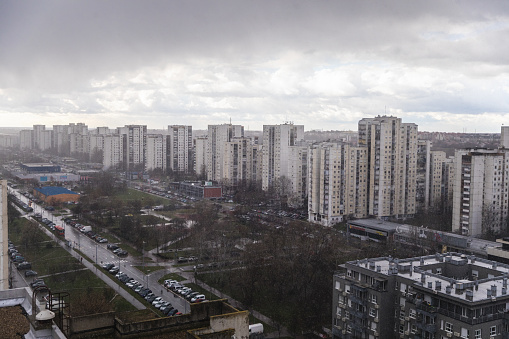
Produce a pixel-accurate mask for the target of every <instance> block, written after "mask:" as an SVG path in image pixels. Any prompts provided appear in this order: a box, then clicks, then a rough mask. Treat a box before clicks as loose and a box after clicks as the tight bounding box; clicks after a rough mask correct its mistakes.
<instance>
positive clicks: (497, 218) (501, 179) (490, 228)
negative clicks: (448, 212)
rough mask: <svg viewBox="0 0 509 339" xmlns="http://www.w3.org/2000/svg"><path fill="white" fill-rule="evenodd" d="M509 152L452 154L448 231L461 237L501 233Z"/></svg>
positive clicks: (508, 205) (506, 207) (508, 186)
mask: <svg viewBox="0 0 509 339" xmlns="http://www.w3.org/2000/svg"><path fill="white" fill-rule="evenodd" d="M508 181H509V149H504V148H500V149H495V150H494V149H459V150H456V152H455V154H454V188H453V189H454V192H453V203H452V211H453V214H452V229H453V231H458V232H461V234H463V235H469V236H478V235H481V234H485V233H489V232H494V233H498V232H500V231H505V230H506V227H507V218H508V211H509V203H508V197H507V195H508V193H507V191H508V190H509V182H508Z"/></svg>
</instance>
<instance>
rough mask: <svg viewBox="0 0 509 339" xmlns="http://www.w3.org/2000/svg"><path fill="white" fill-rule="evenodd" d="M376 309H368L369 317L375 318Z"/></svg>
mask: <svg viewBox="0 0 509 339" xmlns="http://www.w3.org/2000/svg"><path fill="white" fill-rule="evenodd" d="M376 313H377V312H376V309H374V308H373V307H370V308H369V316H370V317H373V318H376Z"/></svg>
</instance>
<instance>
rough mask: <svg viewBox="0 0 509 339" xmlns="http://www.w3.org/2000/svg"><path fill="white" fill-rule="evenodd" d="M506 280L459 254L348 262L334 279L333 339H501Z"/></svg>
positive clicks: (503, 271) (497, 268) (492, 267)
mask: <svg viewBox="0 0 509 339" xmlns="http://www.w3.org/2000/svg"><path fill="white" fill-rule="evenodd" d="M508 274H509V265H505V264H500V263H498V262H496V261H490V260H486V259H479V258H476V257H475V256H465V255H461V254H459V253H445V254H436V255H430V256H423V257H414V258H408V259H397V258H391V257H383V258H372V259H364V260H356V261H351V262H347V263H346V264H344V265H342V267H341V271H339V272H337V273H336V274H335V275H334V278H333V307H332V332H333V338H373V339H377V338H380V339H382V338H427V339H434V338H452V337H454V338H465V339H469V338H483V339H484V338H505V337H504V335H505V334H507V329H508V325H509V317H508V316H507V314H508V311H509V309H508V306H507V305H508V304H509V294H508V293H507V281H508V278H507V275H508Z"/></svg>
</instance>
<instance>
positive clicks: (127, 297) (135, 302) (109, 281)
mask: <svg viewBox="0 0 509 339" xmlns="http://www.w3.org/2000/svg"><path fill="white" fill-rule="evenodd" d="M41 229H42V230H43V231H44V232H45V233H46V234H47V235H48V236H50V237H51V238H52V239H53V240H54V241H55V242H56V243H57V244H58V245H59V246H61V247H62V248H63V249H64V250H66V251H67V252H69V253H70V254H71V255H72V256H73V257H75V258H76V259H77V260H78V261H81V264H82V265H83V266H85V269H89V270H90V271H92V272H93V273H95V275H97V276H98V277H99V278H100V279H101V280H102V281H104V282H105V283H106V284H107V285H108V286H110V287H111V288H112V289H113V290H114V291H116V292H117V293H118V294H119V295H121V296H122V297H123V298H124V299H125V300H127V301H128V302H130V303H131V304H132V305H133V306H134V307H136V309H138V310H143V309H146V306H145V305H143V304H142V303H141V302H140V301H139V300H137V299H136V298H135V297H133V296H132V295H131V294H129V293H128V292H127V291H126V290H124V289H123V288H122V287H120V285H119V284H118V283H117V282H116V281H113V280H112V279H111V278H110V277H109V276H107V275H106V274H104V273H103V272H102V271H101V270H99V269H98V268H97V267H95V266H94V264H92V263H91V262H89V261H88V260H83V259H82V257H81V255H80V254H79V253H78V252H76V251H75V250H74V249H72V248H70V247H69V246H67V244H66V243H65V242H63V241H62V240H60V239H58V238H57V237H56V236H55V235H54V234H53V233H51V232H50V231H48V230H47V229H46V228H43V227H41Z"/></svg>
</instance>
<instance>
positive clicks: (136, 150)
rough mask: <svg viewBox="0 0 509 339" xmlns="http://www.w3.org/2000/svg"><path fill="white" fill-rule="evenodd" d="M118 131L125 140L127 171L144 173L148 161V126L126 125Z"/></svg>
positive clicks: (124, 161) (124, 152) (124, 160)
mask: <svg viewBox="0 0 509 339" xmlns="http://www.w3.org/2000/svg"><path fill="white" fill-rule="evenodd" d="M117 131H118V134H120V135H122V137H123V138H124V141H123V146H124V149H123V151H122V153H123V156H124V159H123V164H124V167H125V169H126V170H129V171H143V170H144V168H145V161H146V158H145V149H146V147H147V126H146V125H126V126H124V127H118V128H117Z"/></svg>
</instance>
